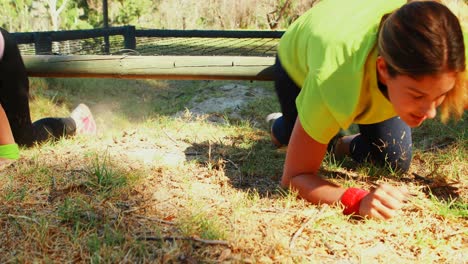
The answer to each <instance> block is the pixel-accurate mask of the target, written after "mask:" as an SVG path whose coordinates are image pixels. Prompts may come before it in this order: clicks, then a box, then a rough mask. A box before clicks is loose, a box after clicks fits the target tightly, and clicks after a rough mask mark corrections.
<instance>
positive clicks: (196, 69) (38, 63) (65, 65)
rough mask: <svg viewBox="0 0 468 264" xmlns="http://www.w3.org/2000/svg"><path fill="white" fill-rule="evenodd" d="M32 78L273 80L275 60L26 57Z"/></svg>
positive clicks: (194, 57) (217, 57)
mask: <svg viewBox="0 0 468 264" xmlns="http://www.w3.org/2000/svg"><path fill="white" fill-rule="evenodd" d="M23 60H24V63H25V65H26V69H27V72H28V75H29V76H31V77H90V78H123V79H167V80H261V81H271V80H273V77H274V76H273V64H274V62H275V58H274V57H236V56H110V55H73V56H57V55H24V56H23Z"/></svg>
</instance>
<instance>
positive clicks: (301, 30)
mask: <svg viewBox="0 0 468 264" xmlns="http://www.w3.org/2000/svg"><path fill="white" fill-rule="evenodd" d="M405 3H406V0H347V1H343V0H322V1H321V2H319V3H318V4H316V5H315V6H314V7H313V8H311V9H310V10H309V11H307V12H306V13H305V14H304V15H302V16H301V17H299V18H298V19H297V20H296V21H295V22H294V23H293V24H292V25H291V26H290V27H289V28H288V30H287V31H286V32H285V34H284V35H283V37H282V38H281V40H280V43H279V46H278V56H279V59H280V61H281V63H282V65H283V67H284V69H285V70H286V72H288V74H289V75H290V76H291V78H292V79H293V80H294V82H296V84H297V85H298V86H299V87H301V92H300V93H299V96H298V97H297V99H296V106H297V110H298V116H299V119H300V121H301V124H302V126H303V127H304V130H305V131H306V132H307V134H308V135H309V136H311V137H312V138H313V139H315V140H316V141H318V142H320V143H323V144H327V143H328V142H329V141H330V139H331V138H332V137H333V136H334V135H335V134H336V133H337V132H338V131H339V129H340V128H344V129H346V128H348V127H349V126H350V125H351V124H352V123H358V124H373V123H378V122H381V121H384V120H386V119H389V118H391V117H393V116H395V115H396V113H395V111H394V109H393V106H392V104H391V103H390V102H389V101H388V100H387V99H386V98H385V96H384V95H383V94H382V93H381V92H380V90H379V89H378V86H377V76H376V69H375V61H376V58H377V51H376V48H375V45H376V40H377V32H378V26H379V23H380V20H381V18H382V16H383V15H384V14H386V13H390V12H392V11H394V10H395V9H397V8H399V7H400V6H402V5H403V4H405ZM368 58H369V59H368ZM366 61H367V63H366Z"/></svg>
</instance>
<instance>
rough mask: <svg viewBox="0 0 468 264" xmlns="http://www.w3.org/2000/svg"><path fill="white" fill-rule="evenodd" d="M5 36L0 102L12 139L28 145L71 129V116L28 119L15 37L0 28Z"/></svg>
mask: <svg viewBox="0 0 468 264" xmlns="http://www.w3.org/2000/svg"><path fill="white" fill-rule="evenodd" d="M0 31H1V33H2V35H3V38H4V40H5V49H4V53H3V58H2V59H1V60H0V104H1V105H2V107H3V109H4V110H5V113H6V115H7V117H8V121H9V123H10V127H11V130H12V132H13V136H14V138H15V141H16V143H18V144H19V145H22V146H31V145H33V144H34V143H35V142H37V143H39V142H43V141H45V140H48V139H50V138H58V137H61V136H64V135H72V134H74V133H75V130H76V126H75V122H74V121H73V119H71V118H44V119H41V120H38V121H36V122H34V123H32V122H31V116H30V113H29V80H28V76H27V73H26V68H25V66H24V63H23V59H22V57H21V55H20V51H19V49H18V45H17V43H16V40H15V38H14V37H13V36H12V35H10V34H9V33H8V32H7V31H6V30H4V29H2V28H0Z"/></svg>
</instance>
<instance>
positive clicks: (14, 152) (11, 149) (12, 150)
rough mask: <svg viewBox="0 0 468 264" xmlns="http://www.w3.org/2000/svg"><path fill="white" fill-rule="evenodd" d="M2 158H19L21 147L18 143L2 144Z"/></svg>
mask: <svg viewBox="0 0 468 264" xmlns="http://www.w3.org/2000/svg"><path fill="white" fill-rule="evenodd" d="M0 158H5V159H12V160H17V159H18V158H19V148H18V145H17V144H8V145H1V146H0Z"/></svg>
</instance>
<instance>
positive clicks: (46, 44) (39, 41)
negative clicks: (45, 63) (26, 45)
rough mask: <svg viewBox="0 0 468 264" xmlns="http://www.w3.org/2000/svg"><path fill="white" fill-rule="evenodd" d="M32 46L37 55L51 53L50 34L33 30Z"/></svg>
mask: <svg viewBox="0 0 468 264" xmlns="http://www.w3.org/2000/svg"><path fill="white" fill-rule="evenodd" d="M34 48H35V50H36V54H37V55H47V54H52V36H51V34H50V32H35V33H34Z"/></svg>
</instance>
